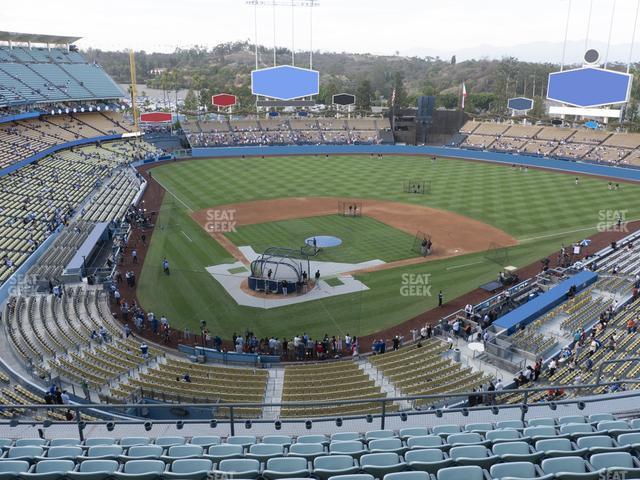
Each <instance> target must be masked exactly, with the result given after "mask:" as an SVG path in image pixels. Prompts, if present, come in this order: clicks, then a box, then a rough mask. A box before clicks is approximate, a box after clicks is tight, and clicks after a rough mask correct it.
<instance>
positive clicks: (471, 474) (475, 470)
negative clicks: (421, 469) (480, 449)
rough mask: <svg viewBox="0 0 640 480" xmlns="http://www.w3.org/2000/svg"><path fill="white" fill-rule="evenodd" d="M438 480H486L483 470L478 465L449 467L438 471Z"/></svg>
mask: <svg viewBox="0 0 640 480" xmlns="http://www.w3.org/2000/svg"><path fill="white" fill-rule="evenodd" d="M436 478H437V480H462V479H464V480H485V476H484V473H483V471H482V468H480V467H478V466H477V465H470V466H465V467H448V468H442V469H440V470H438V474H437V476H436Z"/></svg>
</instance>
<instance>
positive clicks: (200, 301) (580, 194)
mask: <svg viewBox="0 0 640 480" xmlns="http://www.w3.org/2000/svg"><path fill="white" fill-rule="evenodd" d="M152 174H153V176H154V178H156V179H157V180H158V181H159V182H160V183H161V184H162V185H163V186H164V187H165V188H166V189H167V190H168V192H170V193H167V194H166V195H165V200H164V202H163V205H162V209H161V213H160V215H159V218H158V219H157V228H156V231H155V233H154V235H153V239H152V242H151V246H150V250H149V253H148V255H147V258H146V261H145V265H144V267H143V272H142V274H141V278H140V279H139V286H138V296H139V299H140V301H141V303H142V305H143V306H144V307H145V308H146V309H150V310H152V311H154V312H155V313H156V315H161V314H164V315H167V317H168V318H169V320H170V321H171V323H172V325H173V326H174V328H180V329H181V328H183V327H184V326H188V327H189V328H190V329H191V331H197V329H198V325H199V322H200V320H206V321H207V325H208V327H209V328H210V329H211V331H212V332H215V333H217V334H220V335H221V336H223V337H229V336H230V335H231V334H232V333H233V332H234V331H235V332H238V333H240V332H241V331H244V330H245V329H249V330H251V331H253V332H255V333H256V334H257V335H277V336H280V337H283V336H287V337H289V336H292V335H293V334H295V333H300V332H303V331H304V332H308V333H311V334H313V335H323V334H324V333H329V334H345V333H347V332H348V333H350V334H351V335H364V334H367V333H372V332H375V331H378V330H380V329H383V328H387V327H390V326H393V325H396V324H398V323H400V322H402V321H404V320H407V319H409V318H411V317H412V316H415V315H417V314H419V313H421V312H423V311H425V310H427V309H430V308H433V307H434V306H436V304H437V298H436V294H437V291H438V290H440V289H442V290H443V292H444V296H445V301H446V300H448V299H452V298H454V297H456V296H458V295H461V294H463V293H465V292H468V291H470V290H472V289H474V288H476V287H477V286H478V285H479V284H481V283H483V282H485V281H488V280H490V279H493V278H495V277H496V276H497V274H498V271H499V269H500V267H499V266H498V265H496V264H495V263H493V262H491V261H489V260H487V259H486V258H485V254H484V253H476V254H470V255H464V256H460V257H455V258H449V259H444V260H438V261H432V262H427V263H425V264H420V265H413V266H407V267H402V268H397V269H393V270H384V271H379V272H372V273H367V274H363V275H359V277H358V278H359V280H361V281H362V282H363V283H364V284H365V285H366V286H367V287H368V290H365V291H362V292H358V293H355V294H350V295H343V296H338V297H333V298H329V299H326V300H319V301H314V302H308V303H302V304H298V305H292V306H289V307H284V308H277V309H269V310H265V309H255V308H248V307H239V306H238V305H237V304H236V303H235V302H234V301H233V300H232V299H231V298H230V297H229V296H228V295H227V294H226V292H225V291H224V289H222V287H221V286H220V285H219V284H218V283H217V282H216V281H215V280H214V279H213V278H212V277H211V276H210V275H209V274H208V273H207V272H206V271H205V267H207V266H210V265H215V264H220V263H231V262H233V261H234V260H233V259H232V258H231V257H230V255H229V253H228V252H227V251H226V250H225V249H224V248H222V247H221V246H220V245H219V244H218V243H217V242H216V241H215V240H213V239H212V238H211V237H210V236H209V235H208V234H207V233H206V232H205V231H204V229H202V227H200V226H199V225H198V224H197V223H196V222H195V221H193V220H192V219H191V218H190V216H189V214H190V213H191V212H192V211H195V210H200V209H203V208H207V207H213V206H216V205H223V204H229V203H238V202H245V201H250V200H259V199H268V198H282V197H303V196H307V197H313V196H334V197H344V198H348V197H354V198H372V199H381V200H389V201H397V202H405V203H411V204H419V205H424V206H429V207H433V208H440V209H443V210H450V211H453V212H456V213H459V214H462V215H466V216H469V217H472V218H475V219H477V220H480V221H483V222H486V223H488V224H491V225H493V226H495V227H498V228H500V229H502V230H504V231H506V232H507V233H509V234H511V235H513V236H514V237H516V238H518V240H519V242H520V244H519V245H517V246H515V247H511V248H510V249H509V263H511V264H513V265H516V266H517V267H522V266H525V265H527V264H530V263H532V262H535V261H537V260H539V259H541V258H543V257H544V256H546V255H548V254H549V253H550V252H552V251H556V250H557V249H558V248H559V247H560V244H561V243H564V244H568V243H570V242H575V241H579V240H581V239H583V238H585V237H586V236H588V235H590V234H593V233H595V232H596V231H597V228H598V224H599V223H600V222H602V219H603V217H606V216H607V215H609V216H615V212H617V211H625V210H626V212H625V218H626V219H627V220H632V219H638V218H640V208H639V206H638V202H637V199H638V198H639V194H640V187H638V186H636V185H630V184H622V187H621V189H620V190H618V191H609V190H608V189H607V181H606V180H603V179H598V178H592V177H588V176H585V177H581V180H580V184H579V185H575V184H574V177H575V175H573V174H572V175H567V174H561V173H555V172H549V171H539V170H533V169H529V171H528V172H523V171H519V170H514V169H512V168H511V167H509V166H502V165H495V164H485V163H480V162H468V161H464V160H452V159H438V160H437V161H436V162H431V161H430V160H429V159H427V158H425V157H417V156H385V157H384V158H382V159H379V158H370V157H369V156H330V157H329V158H325V157H312V156H300V157H273V158H266V159H262V158H244V159H242V158H225V159H198V160H193V161H188V162H178V163H168V164H164V165H162V166H158V167H156V168H154V169H153V170H152ZM422 178H423V179H425V180H429V181H430V182H431V194H429V195H415V194H405V193H403V192H402V183H403V181H405V180H408V179H422ZM327 218H329V219H330V218H331V217H319V218H318V219H314V220H311V219H306V221H303V222H300V223H299V224H298V223H297V221H293V223H291V221H287V222H282V223H283V225H277V224H278V223H280V222H274V223H275V224H276V225H275V226H274V224H273V223H271V224H265V225H263V226H260V225H255V226H246V227H242V228H240V229H238V232H237V234H236V235H238V237H237V238H234V239H233V240H234V242H236V243H238V244H241V243H242V240H243V239H242V236H243V235H245V236H246V238H247V239H248V238H249V236H250V237H251V239H252V242H256V240H255V239H256V238H257V236H258V235H261V234H264V235H265V242H264V243H265V244H267V243H270V242H278V243H281V242H282V241H285V240H287V239H288V238H293V237H296V240H297V236H298V235H306V232H307V231H309V230H308V229H310V228H311V227H313V228H315V227H317V226H318V225H317V224H314V223H315V222H316V221H318V222H322V221H323V219H324V220H327ZM345 220H355V221H360V220H365V219H364V218H362V219H345ZM611 221H613V218H612V220H611ZM363 223H364V222H363ZM284 224H287V225H284ZM245 229H247V230H245ZM254 229H255V231H254ZM263 229H264V230H263ZM384 229H385V231H386V229H391V227H388V226H386V225H385V226H384ZM250 230H251V232H250ZM323 230H324V228H323ZM391 230H392V232H388V231H386V234H389V235H391V234H393V235H396V232H397V231H396V230H394V229H391ZM243 231H244V232H243ZM249 233H250V235H249ZM349 233H350V236H349V237H348V238H353V239H355V240H356V241H357V237H358V235H359V232H358V231H357V230H354V231H353V232H349ZM397 233H400V234H401V235H402V236H407V237H410V236H409V235H407V234H404V233H403V232H397ZM313 234H327V235H336V236H340V235H338V234H337V233H336V232H325V231H322V232H317V231H314V232H313ZM341 234H342V235H345V237H347V234H345V233H341ZM393 235H392V236H393ZM231 237H232V238H233V236H231ZM389 238H391V237H389ZM402 241H403V240H402ZM402 241H401V240H398V242H402ZM478 241H482V239H478ZM392 244H393V245H392ZM256 246H257V245H256ZM383 249H384V245H383V244H380V245H367V244H366V239H365V240H363V243H362V244H361V247H360V251H359V252H358V253H357V256H356V255H355V254H354V252H355V250H351V249H346V250H349V253H348V255H349V258H352V259H353V258H361V257H360V255H363V256H364V255H373V257H372V258H367V259H364V260H368V259H373V258H376V257H378V258H380V257H381V254H380V253H378V252H379V251H382V250H383ZM403 252H404V247H399V246H398V245H397V244H396V242H395V241H390V242H389V251H388V252H387V255H388V258H382V259H383V260H387V261H389V260H391V259H393V258H400V257H401V256H402V255H405V253H403ZM335 255H338V250H336V254H335ZM352 255H353V257H351V256H352ZM406 255H407V256H412V254H411V252H407V253H406ZM164 256H166V257H167V258H168V259H169V260H170V262H171V271H172V274H171V276H164V275H163V274H162V265H161V264H162V258H163V257H164ZM404 274H430V277H429V280H430V282H431V284H432V288H431V293H432V294H433V296H404V295H403V294H402V293H403V292H405V293H406V292H411V291H413V290H411V289H407V288H402V287H403V286H404V284H405V283H406V281H407V279H411V278H412V277H411V276H407V275H404ZM418 290H419V291H421V290H420V289H418Z"/></svg>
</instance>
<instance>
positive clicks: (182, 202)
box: [153, 177, 194, 213]
mask: <svg viewBox="0 0 640 480" xmlns="http://www.w3.org/2000/svg"><path fill="white" fill-rule="evenodd" d="M153 179H154V180H155V181H156V182H158V185H160V186H161V187H162V188H163V189H164V191H165V192H167V193H168V194H169V195H171V196H172V197H173V198H175V199H176V200H178V201H179V202H180V203H181V204H182V205H184V206H185V207H187V210H189V211H190V212H191V213H193V212H194V210H193V208H191V207H190V206H189V205H187V204H186V203H185V201H184V200H182V199H181V198H180V197H178V196H177V195H176V194H175V193H173V192H172V191H171V190H169V189H168V188H167V187H165V186H164V185H163V184H162V182H161V181H160V180H158V179H157V178H155V177H153Z"/></svg>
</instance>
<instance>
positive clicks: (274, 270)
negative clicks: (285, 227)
mask: <svg viewBox="0 0 640 480" xmlns="http://www.w3.org/2000/svg"><path fill="white" fill-rule="evenodd" d="M250 268H251V274H250V275H249V288H250V289H251V290H255V291H257V292H265V293H273V294H283V293H284V288H285V286H286V288H287V294H290V293H296V292H301V291H302V287H303V285H304V283H305V281H306V280H307V279H308V278H309V269H310V268H311V264H310V262H309V258H308V256H307V255H306V254H304V252H302V251H301V250H299V249H298V250H294V249H291V248H284V247H269V248H267V249H266V250H265V251H264V252H263V253H262V254H261V255H260V256H259V257H258V258H256V259H255V260H254V261H253V262H251V266H250ZM305 274H306V278H305Z"/></svg>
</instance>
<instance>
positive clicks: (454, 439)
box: [447, 432, 491, 446]
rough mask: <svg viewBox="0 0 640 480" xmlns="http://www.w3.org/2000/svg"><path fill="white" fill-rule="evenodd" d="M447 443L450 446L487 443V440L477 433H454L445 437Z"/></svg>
mask: <svg viewBox="0 0 640 480" xmlns="http://www.w3.org/2000/svg"><path fill="white" fill-rule="evenodd" d="M447 443H448V444H449V445H451V446H455V445H489V443H491V442H489V441H488V440H485V439H484V438H482V435H480V434H479V433H471V432H468V433H454V434H451V435H449V436H448V437H447Z"/></svg>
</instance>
